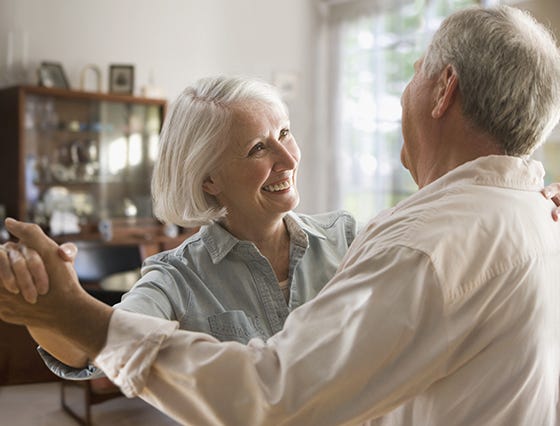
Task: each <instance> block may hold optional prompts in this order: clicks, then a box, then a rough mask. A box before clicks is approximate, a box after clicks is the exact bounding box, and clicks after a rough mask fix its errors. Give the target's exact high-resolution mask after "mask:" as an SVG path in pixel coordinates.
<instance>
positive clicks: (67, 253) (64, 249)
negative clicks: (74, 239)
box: [57, 243, 78, 263]
mask: <svg viewBox="0 0 560 426" xmlns="http://www.w3.org/2000/svg"><path fill="white" fill-rule="evenodd" d="M57 253H58V256H59V257H60V258H61V259H62V260H64V261H65V262H72V263H74V260H76V255H77V254H78V247H76V244H74V243H64V244H62V245H61V246H60V247H59V248H58V251H57Z"/></svg>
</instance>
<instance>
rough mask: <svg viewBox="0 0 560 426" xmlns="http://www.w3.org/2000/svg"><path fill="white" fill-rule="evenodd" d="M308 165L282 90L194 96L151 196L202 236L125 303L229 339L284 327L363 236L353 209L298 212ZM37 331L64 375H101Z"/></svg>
mask: <svg viewBox="0 0 560 426" xmlns="http://www.w3.org/2000/svg"><path fill="white" fill-rule="evenodd" d="M299 160H300V150H299V148H298V145H297V143H296V140H295V138H294V136H293V135H292V133H291V131H290V121H289V117H288V111H287V108H286V106H285V105H284V104H283V102H282V101H281V99H280V97H279V95H278V94H277V92H276V90H275V89H274V88H273V87H272V86H270V85H268V84H265V83H263V82H260V81H255V80H247V79H242V78H226V77H218V78H208V79H203V80H200V81H199V82H197V83H196V84H195V85H193V86H192V87H188V88H186V89H185V90H184V91H183V92H182V93H181V95H180V96H179V97H178V99H177V100H176V101H175V102H174V104H173V105H172V108H171V110H170V112H169V114H168V115H167V118H166V121H165V123H164V127H163V130H162V133H161V141H160V152H159V156H158V161H157V163H156V165H155V169H154V175H153V180H152V194H153V199H154V211H155V214H156V216H157V217H158V218H159V219H161V220H162V221H164V222H166V223H174V224H177V225H180V226H186V227H193V226H201V228H200V230H199V231H198V232H197V233H196V234H194V235H193V236H191V237H190V238H188V239H187V240H186V241H184V242H183V243H182V244H181V245H180V246H179V247H177V248H175V249H173V250H170V251H166V252H163V253H160V254H157V255H155V256H152V257H150V258H148V259H147V260H146V261H145V263H144V266H143V268H142V277H141V278H140V280H139V281H138V282H137V283H136V285H135V286H134V287H133V288H132V289H131V290H130V292H129V293H128V294H126V295H125V296H124V297H123V300H122V301H121V302H120V303H119V304H117V305H116V307H117V308H118V309H124V310H128V311H134V312H139V313H144V314H148V315H152V316H157V317H161V318H165V319H170V320H176V321H178V322H179V323H180V327H181V328H184V329H188V330H193V331H200V332H206V333H209V334H212V335H213V336H215V337H216V338H218V339H220V340H223V341H238V342H241V343H246V342H248V341H249V340H250V339H251V338H252V337H260V338H263V339H266V338H267V337H269V336H271V335H273V334H275V333H276V332H278V331H280V330H281V329H282V326H283V324H284V321H285V319H286V317H287V316H288V314H289V313H290V311H292V310H293V309H295V308H297V307H298V306H300V305H301V304H303V303H305V302H306V301H308V300H310V299H311V298H313V297H314V296H315V295H316V294H317V293H318V292H319V290H321V288H322V287H323V285H324V284H326V283H327V281H328V280H329V279H330V278H331V277H332V276H333V275H334V273H335V271H336V269H337V267H338V265H339V263H340V261H341V259H342V256H343V255H344V254H345V252H346V250H347V249H348V247H349V245H350V243H351V242H352V241H353V239H354V236H355V232H356V224H355V221H354V219H353V218H352V217H351V216H350V215H349V214H348V213H345V212H333V213H325V214H321V215H315V216H310V215H303V214H295V213H293V212H292V210H293V209H294V208H295V207H296V206H297V205H298V202H299V194H298V190H297V186H296V182H297V169H298V165H299ZM12 249H13V247H12ZM14 254H15V258H16V259H17V256H18V254H17V253H13V255H14ZM13 255H12V261H13V259H14V257H13ZM33 259H34V260H35V262H27V265H29V268H30V269H31V271H32V274H31V276H35V277H40V276H41V267H42V264H41V263H40V262H36V260H37V258H36V257H33ZM23 264H25V262H24V263H23ZM0 270H2V275H0V276H2V277H4V285H5V286H6V287H10V288H11V289H12V290H13V291H16V289H17V288H18V287H17V286H19V289H21V290H22V292H23V290H24V288H27V289H29V288H30V286H31V285H32V283H31V282H30V280H29V277H30V275H25V274H23V273H16V277H15V278H16V279H15V280H11V279H9V278H8V279H6V278H5V277H8V276H9V275H10V271H9V264H8V261H7V257H6V253H2V252H0ZM14 271H16V272H18V270H16V268H14ZM30 332H31V334H32V335H33V336H34V338H35V339H36V340H37V342H38V343H39V344H40V345H41V346H42V348H41V352H42V355H43V357H44V359H45V360H46V362H47V364H48V365H49V367H50V368H51V369H52V370H53V371H54V372H56V373H57V374H59V375H61V376H63V377H67V378H69V377H82V378H83V377H90V376H91V371H92V369H91V368H88V369H85V370H81V368H82V367H85V366H86V365H87V364H88V360H87V357H86V356H85V354H84V353H82V352H81V351H80V350H78V349H77V348H75V347H72V345H70V344H69V343H68V342H67V341H64V340H62V339H60V338H59V337H58V336H54V335H50V334H49V333H46V332H45V331H44V330H37V329H31V328H30ZM69 366H70V367H77V368H79V370H78V371H76V370H75V369H74V368H68V367H69Z"/></svg>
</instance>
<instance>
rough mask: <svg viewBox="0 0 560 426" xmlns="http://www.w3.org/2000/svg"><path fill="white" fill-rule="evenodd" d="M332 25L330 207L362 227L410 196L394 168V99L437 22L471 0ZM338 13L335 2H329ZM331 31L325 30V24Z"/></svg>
mask: <svg viewBox="0 0 560 426" xmlns="http://www.w3.org/2000/svg"><path fill="white" fill-rule="evenodd" d="M343 3H344V4H347V5H349V7H351V5H352V3H354V4H355V3H361V4H364V3H369V4H371V3H374V4H376V7H375V9H377V10H374V11H373V12H372V11H370V12H369V13H365V14H357V15H358V16H356V14H353V16H352V18H351V19H341V20H340V22H338V23H337V24H336V25H337V28H336V31H334V32H333V34H335V37H334V44H333V46H331V53H332V52H335V53H334V55H335V61H334V63H336V64H338V70H336V71H335V73H334V75H335V78H334V80H331V81H333V83H334V85H335V86H336V87H335V90H334V93H335V96H333V98H334V100H331V101H332V102H334V103H336V107H335V108H334V111H335V113H333V114H332V117H333V120H334V121H337V123H335V124H334V125H333V129H335V130H336V131H335V135H334V137H333V139H332V140H331V143H332V144H333V146H334V149H335V155H336V159H335V161H334V164H336V167H337V170H336V179H338V185H336V186H335V187H336V188H337V192H338V193H337V194H336V197H335V204H336V206H335V207H337V208H344V209H346V210H348V211H350V212H351V213H352V214H354V215H355V216H356V218H357V219H358V221H359V222H362V223H364V222H366V221H367V220H369V219H370V218H372V217H373V216H375V214H377V213H378V212H379V211H380V210H382V209H384V208H387V207H392V206H394V205H395V204H396V203H397V202H399V201H400V200H402V199H404V198H406V197H408V196H409V195H410V194H412V193H413V192H415V191H416V190H417V186H416V184H415V183H414V181H413V180H412V178H411V177H410V175H409V173H408V171H407V170H406V169H404V167H403V166H402V165H401V163H400V150H401V145H402V134H401V124H400V120H401V106H400V96H401V93H402V92H403V90H404V88H405V86H406V84H407V82H408V81H409V79H410V78H411V77H412V73H413V68H412V66H413V63H414V62H415V61H416V59H418V58H419V57H420V56H421V55H422V53H423V52H424V50H425V49H426V47H427V44H428V42H429V40H430V39H431V36H432V34H433V33H434V31H435V30H436V29H437V28H438V27H439V25H440V23H441V21H442V20H443V18H445V17H446V16H447V15H449V14H450V13H452V12H453V11H455V10H458V9H460V8H464V7H466V6H470V5H473V4H476V3H478V2H477V1H475V0H432V1H430V0H409V1H406V0H405V1H394V2H385V3H390V4H388V5H386V6H383V3H384V2H382V1H377V2H375V1H370V2H364V1H361V2H352V1H346V2H343ZM334 4H336V7H338V8H341V7H344V5H341V4H340V2H334ZM331 25H332V24H331Z"/></svg>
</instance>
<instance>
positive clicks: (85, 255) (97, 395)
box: [60, 241, 142, 426]
mask: <svg viewBox="0 0 560 426" xmlns="http://www.w3.org/2000/svg"><path fill="white" fill-rule="evenodd" d="M75 244H76V245H77V246H78V255H77V257H76V260H75V263H74V266H75V268H76V272H77V274H78V278H79V279H80V282H81V283H82V285H83V287H84V288H85V289H86V291H88V293H90V294H91V295H92V296H94V297H95V298H97V299H99V300H101V301H102V302H105V303H107V304H108V305H114V304H115V303H117V302H119V301H120V299H121V296H122V295H123V294H124V293H125V292H126V291H127V288H125V287H123V288H120V289H119V288H117V287H118V286H115V278H118V277H119V276H124V275H123V273H127V272H130V271H139V268H140V266H141V265H142V256H141V253H140V248H139V246H137V245H107V244H104V243H102V242H89V241H88V242H85V241H83V242H76V243H75ZM108 280H110V281H111V282H112V285H111V289H110V290H109V289H106V288H104V286H103V283H104V282H107V281H108ZM126 281H129V280H126ZM127 284H128V282H127ZM71 388H72V389H73V390H74V391H75V390H78V392H80V393H83V410H82V413H80V411H79V410H77V409H75V408H73V407H71V404H70V403H69V400H70V397H69V393H70V392H72V389H71ZM119 396H123V395H122V393H121V392H120V390H119V389H118V388H117V387H116V386H115V385H114V384H113V383H112V382H111V381H110V380H109V379H107V378H106V377H102V378H99V379H93V380H83V381H75V380H63V381H62V382H61V387H60V401H61V404H62V409H63V410H64V411H66V412H67V413H68V414H69V415H70V416H72V417H73V418H74V419H75V420H76V421H78V422H79V423H80V424H82V425H86V426H90V425H91V407H92V406H93V405H95V404H99V403H101V402H104V401H107V400H109V399H112V398H116V397H119ZM79 399H82V398H79Z"/></svg>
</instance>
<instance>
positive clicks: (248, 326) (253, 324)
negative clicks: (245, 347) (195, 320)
mask: <svg viewBox="0 0 560 426" xmlns="http://www.w3.org/2000/svg"><path fill="white" fill-rule="evenodd" d="M208 324H209V326H210V334H212V335H213V336H214V337H215V338H216V339H218V340H221V341H226V342H227V341H235V342H239V343H243V344H246V343H247V342H248V341H249V340H251V339H252V338H253V337H260V338H261V339H266V338H268V337H269V336H268V335H267V333H266V332H265V331H264V329H263V327H262V326H261V323H260V319H259V318H258V317H256V316H250V315H247V314H246V313H245V312H243V311H228V312H222V313H219V314H217V315H212V316H210V317H208Z"/></svg>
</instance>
